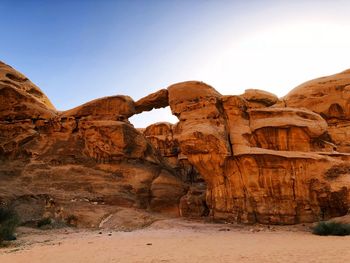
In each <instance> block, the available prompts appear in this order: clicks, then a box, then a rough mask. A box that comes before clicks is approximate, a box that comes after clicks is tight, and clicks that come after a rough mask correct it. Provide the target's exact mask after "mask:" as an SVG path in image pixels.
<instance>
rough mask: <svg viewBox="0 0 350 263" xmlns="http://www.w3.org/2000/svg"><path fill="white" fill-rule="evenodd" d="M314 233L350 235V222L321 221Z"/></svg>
mask: <svg viewBox="0 0 350 263" xmlns="http://www.w3.org/2000/svg"><path fill="white" fill-rule="evenodd" d="M312 233H313V234H315V235H319V236H347V235H350V224H342V223H337V222H319V223H317V225H316V226H315V227H314V228H313V229H312Z"/></svg>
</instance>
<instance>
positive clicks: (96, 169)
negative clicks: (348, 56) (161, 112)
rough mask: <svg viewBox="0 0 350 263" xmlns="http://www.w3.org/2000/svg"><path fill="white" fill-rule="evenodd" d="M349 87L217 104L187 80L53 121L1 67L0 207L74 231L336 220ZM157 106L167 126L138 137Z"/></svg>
mask: <svg viewBox="0 0 350 263" xmlns="http://www.w3.org/2000/svg"><path fill="white" fill-rule="evenodd" d="M349 87H350V71H344V72H342V73H339V74H337V75H333V76H330V77H325V78H320V79H316V80H313V81H309V82H307V83H305V84H302V85H301V86H299V87H297V88H296V89H294V90H292V91H291V92H290V93H289V94H288V95H287V96H285V97H284V98H281V99H278V98H277V97H276V96H275V95H273V94H271V93H268V92H265V91H260V90H247V91H246V92H245V93H244V94H242V95H236V96H223V95H221V94H220V93H219V92H218V91H216V90H215V89H214V88H213V87H211V86H209V85H207V84H205V83H203V82H197V81H188V82H182V83H177V84H174V85H171V86H170V87H168V88H167V89H162V90H160V91H158V92H155V93H153V94H150V95H148V96H146V97H145V98H142V99H140V100H139V101H136V102H134V101H133V100H132V99H131V98H130V97H128V96H121V95H119V96H111V97H105V98H101V99H97V100H94V101H91V102H88V103H86V104H84V105H81V106H78V107H76V108H74V109H71V110H68V111H64V112H59V111H57V110H56V109H55V108H54V107H53V105H52V104H51V103H50V101H49V99H48V98H47V97H46V96H45V95H44V94H43V92H42V91H41V90H40V89H39V88H38V87H36V86H35V85H34V84H32V83H31V82H30V81H29V80H28V79H27V78H26V77H24V76H23V75H21V74H20V73H18V72H17V71H16V70H14V69H12V68H11V67H9V66H7V65H6V64H4V63H1V64H0V107H1V111H0V138H1V140H0V180H1V185H0V202H2V203H7V204H10V205H12V206H13V207H15V209H17V210H18V211H19V213H20V215H21V216H22V220H23V222H28V221H30V220H37V219H40V218H41V217H43V216H50V217H54V218H57V219H61V220H66V221H67V220H68V219H69V218H72V215H74V216H76V217H77V219H78V220H77V222H78V223H77V224H78V225H82V226H97V225H99V224H101V223H100V222H102V221H103V223H106V224H107V225H108V222H106V218H114V217H115V216H112V215H113V214H115V213H116V212H117V211H120V209H121V208H129V209H130V208H132V209H143V210H146V211H155V212H160V213H166V214H170V215H182V216H188V217H193V216H195V217H196V216H197V217H198V216H209V217H211V218H213V219H215V220H224V221H227V222H242V223H256V222H259V223H266V224H295V223H300V222H313V221H318V220H324V219H328V218H331V217H336V216H342V215H344V214H346V213H347V211H348V209H349V208H350V193H349V189H350V157H349V154H350V145H349V141H350V140H349V139H350V129H349V125H350V107H349V101H350V95H349V94H350V93H349V91H348V89H349ZM349 90H350V89H349ZM166 106H170V108H171V111H172V113H173V114H174V115H175V116H177V117H178V119H179V122H178V123H176V124H169V123H157V124H153V125H151V126H149V127H147V128H145V129H142V130H140V129H135V128H134V127H133V125H132V124H130V123H129V121H128V118H129V117H131V116H132V115H134V114H138V113H141V112H143V111H149V110H152V109H154V108H161V107H166ZM29 208H30V209H29ZM139 214H142V213H139Z"/></svg>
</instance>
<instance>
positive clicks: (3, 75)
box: [0, 61, 56, 121]
mask: <svg viewBox="0 0 350 263" xmlns="http://www.w3.org/2000/svg"><path fill="white" fill-rule="evenodd" d="M55 115H56V110H55V108H54V106H53V105H52V104H51V102H50V100H49V99H48V98H47V97H46V96H45V94H44V93H43V92H42V91H41V90H40V89H39V88H38V87H37V86H35V85H34V84H33V83H32V82H31V81H30V80H29V79H28V78H27V77H25V76H23V75H22V74H21V73H19V72H18V71H16V70H15V69H13V68H12V67H10V66H8V65H6V64H5V63H3V62H1V61H0V120H1V121H3V120H22V119H40V118H52V117H54V116H55Z"/></svg>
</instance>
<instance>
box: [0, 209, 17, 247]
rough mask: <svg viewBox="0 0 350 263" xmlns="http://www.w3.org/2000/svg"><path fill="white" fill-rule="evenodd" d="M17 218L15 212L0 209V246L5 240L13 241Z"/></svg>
mask: <svg viewBox="0 0 350 263" xmlns="http://www.w3.org/2000/svg"><path fill="white" fill-rule="evenodd" d="M18 224H19V218H18V215H17V214H16V212H15V211H13V210H12V209H8V208H3V207H0V244H1V243H2V242H3V241H5V240H15V239H16V237H15V235H14V233H15V230H16V227H17V226H18Z"/></svg>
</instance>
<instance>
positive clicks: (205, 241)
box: [0, 224, 350, 263]
mask: <svg viewBox="0 0 350 263" xmlns="http://www.w3.org/2000/svg"><path fill="white" fill-rule="evenodd" d="M219 229H221V230H222V226H221V228H220V226H214V227H212V226H209V227H208V225H204V224H202V225H201V224H196V225H193V226H191V227H176V226H175V227H173V228H171V229H164V228H159V227H158V228H157V227H152V228H149V229H143V230H137V231H133V232H112V235H111V236H109V235H108V234H109V233H110V232H108V231H103V233H102V234H99V233H98V232H96V231H79V232H74V233H68V234H64V233H62V232H59V233H57V231H56V232H55V231H48V232H43V233H41V234H33V235H31V236H30V238H31V239H32V241H33V240H34V241H35V242H34V244H31V245H24V246H22V247H19V248H16V249H14V248H7V249H2V250H0V262H1V263H22V262H23V263H28V262H30V263H36V262H45V263H50V262H59V263H76V262H84V263H90V262H91V263H92V262H94V263H95V262H133V263H135V262H271V263H273V262H285V263H288V262H298V263H300V262H315V263H316V262H317V263H322V262H327V263H332V262H336V263H341V262H350V236H348V237H319V236H314V235H312V234H310V233H307V232H303V231H285V230H280V229H278V230H277V231H269V230H266V229H264V230H262V231H260V232H254V233H253V232H250V231H248V229H239V228H231V229H230V231H219ZM26 238H28V237H26ZM24 239H25V238H24ZM40 242H41V243H40ZM149 243H151V245H147V244H149Z"/></svg>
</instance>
